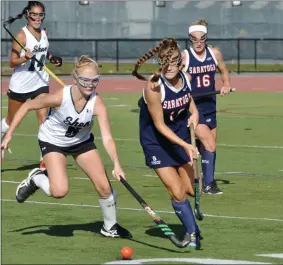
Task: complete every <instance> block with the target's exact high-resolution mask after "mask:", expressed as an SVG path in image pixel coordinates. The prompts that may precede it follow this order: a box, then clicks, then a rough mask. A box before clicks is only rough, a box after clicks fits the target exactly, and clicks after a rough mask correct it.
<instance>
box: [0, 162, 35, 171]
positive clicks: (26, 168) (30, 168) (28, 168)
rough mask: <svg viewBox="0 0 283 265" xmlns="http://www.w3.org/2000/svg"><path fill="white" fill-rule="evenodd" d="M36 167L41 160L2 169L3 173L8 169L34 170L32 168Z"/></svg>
mask: <svg viewBox="0 0 283 265" xmlns="http://www.w3.org/2000/svg"><path fill="white" fill-rule="evenodd" d="M36 167H39V162H37V163H33V164H29V165H24V166H21V167H17V168H7V169H1V173H3V172H6V171H21V170H32V169H34V168H36Z"/></svg>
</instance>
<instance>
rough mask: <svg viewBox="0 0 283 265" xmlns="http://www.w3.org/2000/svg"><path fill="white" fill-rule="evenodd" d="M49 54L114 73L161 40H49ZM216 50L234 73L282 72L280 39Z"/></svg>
mask: <svg viewBox="0 0 283 265" xmlns="http://www.w3.org/2000/svg"><path fill="white" fill-rule="evenodd" d="M176 40H177V41H178V43H179V45H180V47H181V48H182V49H184V48H185V47H188V46H189V45H190V41H189V40H188V39H186V38H178V39H176ZM1 42H2V50H1V55H2V58H3V57H5V56H7V57H8V54H9V53H10V49H11V43H12V41H11V39H2V40H1ZM49 42H50V45H51V51H53V52H54V53H55V52H56V54H58V55H60V56H62V57H65V58H74V57H78V56H80V55H82V54H88V55H90V56H92V57H94V58H95V59H96V60H97V61H110V62H113V63H115V65H116V71H117V72H119V69H120V65H121V64H122V63H125V62H131V63H133V62H135V61H136V59H137V58H139V57H141V56H142V55H143V54H144V53H145V52H147V51H148V50H149V49H150V48H153V47H155V46H156V45H157V44H158V43H159V42H160V39H93V38H90V39H59V38H49ZM208 44H211V45H213V46H216V47H219V48H220V50H221V52H222V55H223V57H224V59H225V62H226V63H227V65H228V69H229V70H230V71H233V72H237V73H238V74H239V73H242V72H283V39H274V38H273V39H247V38H238V39H209V40H208Z"/></svg>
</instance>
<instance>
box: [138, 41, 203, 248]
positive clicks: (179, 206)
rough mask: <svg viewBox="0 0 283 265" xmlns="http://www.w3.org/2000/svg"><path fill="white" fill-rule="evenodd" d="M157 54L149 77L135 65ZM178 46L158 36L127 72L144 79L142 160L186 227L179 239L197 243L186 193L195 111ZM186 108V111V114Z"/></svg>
mask: <svg viewBox="0 0 283 265" xmlns="http://www.w3.org/2000/svg"><path fill="white" fill-rule="evenodd" d="M156 53H157V54H158V60H159V69H158V72H157V73H156V74H155V75H154V76H153V77H151V78H149V80H148V79H147V78H145V77H143V76H142V75H140V74H139V73H138V68H139V67H140V66H141V65H142V64H143V63H144V62H145V61H146V60H148V59H149V58H151V57H152V56H153V55H154V54H156ZM181 62H182V58H181V51H180V49H179V47H178V45H177V42H176V41H175V40H174V39H164V40H162V41H161V42H160V44H159V45H158V46H156V47H155V48H153V49H152V50H150V51H149V52H148V53H146V54H145V55H144V56H143V57H141V58H140V59H139V60H138V61H137V64H136V66H135V69H134V71H133V75H134V76H136V77H137V78H138V79H141V80H148V82H147V85H146V88H145V89H144V91H143V98H142V100H141V110H140V119H139V127H140V143H141V146H142V148H143V152H144V155H145V160H146V165H147V166H148V167H150V168H153V169H154V170H155V172H156V174H157V175H158V176H159V178H160V179H161V181H162V182H163V184H164V185H165V187H166V188H167V190H168V192H169V194H170V196H171V203H172V206H173V208H174V210H175V213H176V214H177V216H178V218H179V219H180V221H181V222H182V224H183V225H184V227H185V229H186V234H185V237H184V240H187V241H188V240H189V241H190V243H189V246H190V247H195V248H198V247H199V245H200V243H199V237H200V232H199V229H198V226H197V224H196V221H195V218H194V215H193V211H192V208H191V205H190V202H189V201H188V199H187V194H189V195H191V196H194V171H193V167H192V162H190V161H193V156H196V155H197V150H196V149H195V148H194V147H193V146H192V145H191V144H190V134H189V130H188V128H187V125H190V124H191V123H193V124H194V127H195V128H196V126H197V124H198V119H199V113H198V110H197V108H196V106H195V103H194V100H193V99H192V97H191V95H190V93H191V84H190V76H189V74H187V73H185V72H182V71H180V66H181ZM190 113H191V116H190Z"/></svg>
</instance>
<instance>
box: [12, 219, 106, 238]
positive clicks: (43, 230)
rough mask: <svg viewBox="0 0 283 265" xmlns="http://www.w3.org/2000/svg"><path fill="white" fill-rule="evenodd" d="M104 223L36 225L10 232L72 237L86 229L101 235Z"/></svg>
mask: <svg viewBox="0 0 283 265" xmlns="http://www.w3.org/2000/svg"><path fill="white" fill-rule="evenodd" d="M102 225H103V222H95V223H87V224H68V225H35V226H29V227H24V228H21V229H17V230H13V231H10V232H22V235H32V234H46V235H48V236H56V237H70V236H74V231H86V232H92V233H95V234H99V235H100V233H99V232H100V229H101V227H102ZM26 230H30V231H26Z"/></svg>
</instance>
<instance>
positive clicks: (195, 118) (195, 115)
mask: <svg viewBox="0 0 283 265" xmlns="http://www.w3.org/2000/svg"><path fill="white" fill-rule="evenodd" d="M198 121H199V115H198V113H193V114H192V115H191V117H190V118H189V119H188V125H187V126H188V127H190V126H191V124H193V125H194V130H195V129H196V128H197V126H198Z"/></svg>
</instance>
